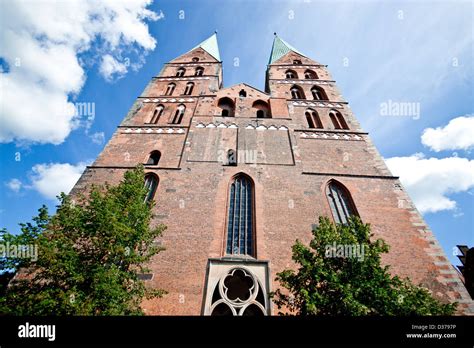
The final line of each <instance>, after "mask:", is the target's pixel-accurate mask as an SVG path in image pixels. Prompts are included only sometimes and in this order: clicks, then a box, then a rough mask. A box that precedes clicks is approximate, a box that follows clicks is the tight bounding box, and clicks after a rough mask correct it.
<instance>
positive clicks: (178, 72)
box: [176, 68, 186, 77]
mask: <svg viewBox="0 0 474 348" xmlns="http://www.w3.org/2000/svg"><path fill="white" fill-rule="evenodd" d="M185 72H186V69H185V68H179V69H178V71H176V77H183V76H184V73H185Z"/></svg>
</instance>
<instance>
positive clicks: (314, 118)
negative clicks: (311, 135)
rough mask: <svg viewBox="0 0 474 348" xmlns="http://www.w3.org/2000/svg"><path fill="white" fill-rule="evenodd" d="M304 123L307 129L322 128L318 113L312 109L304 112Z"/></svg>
mask: <svg viewBox="0 0 474 348" xmlns="http://www.w3.org/2000/svg"><path fill="white" fill-rule="evenodd" d="M305 116H306V121H307V122H308V127H309V128H323V123H322V122H321V118H320V117H319V115H318V113H317V112H316V111H315V110H313V109H308V110H306V112H305Z"/></svg>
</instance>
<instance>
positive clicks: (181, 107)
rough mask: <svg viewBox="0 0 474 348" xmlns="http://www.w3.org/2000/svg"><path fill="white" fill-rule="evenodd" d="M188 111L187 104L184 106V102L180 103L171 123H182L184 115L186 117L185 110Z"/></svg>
mask: <svg viewBox="0 0 474 348" xmlns="http://www.w3.org/2000/svg"><path fill="white" fill-rule="evenodd" d="M185 111H186V106H184V105H183V104H180V105H179V106H178V107H177V108H176V111H175V113H174V116H173V120H172V121H171V123H173V124H180V123H181V121H182V120H183V117H184V112H185Z"/></svg>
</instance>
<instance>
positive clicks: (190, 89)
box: [184, 82, 194, 95]
mask: <svg viewBox="0 0 474 348" xmlns="http://www.w3.org/2000/svg"><path fill="white" fill-rule="evenodd" d="M193 88H194V83H192V82H188V83H187V84H186V89H185V90H184V95H191V94H192V93H193Z"/></svg>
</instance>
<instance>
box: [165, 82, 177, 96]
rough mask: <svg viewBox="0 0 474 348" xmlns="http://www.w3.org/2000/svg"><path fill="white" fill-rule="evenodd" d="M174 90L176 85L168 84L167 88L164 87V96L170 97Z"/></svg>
mask: <svg viewBox="0 0 474 348" xmlns="http://www.w3.org/2000/svg"><path fill="white" fill-rule="evenodd" d="M175 88H176V84H174V83H173V82H171V83H170V84H168V87H166V92H165V95H172V94H173V92H174V89H175Z"/></svg>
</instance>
